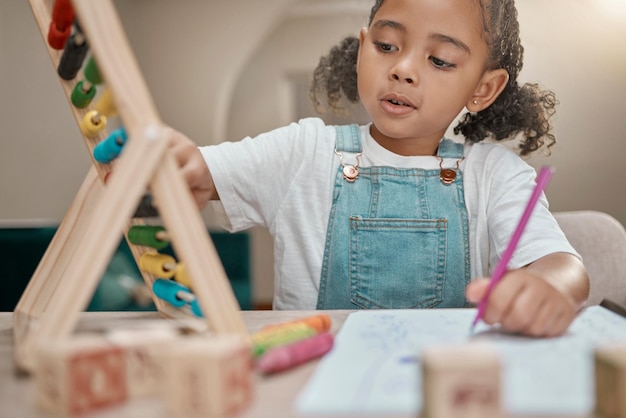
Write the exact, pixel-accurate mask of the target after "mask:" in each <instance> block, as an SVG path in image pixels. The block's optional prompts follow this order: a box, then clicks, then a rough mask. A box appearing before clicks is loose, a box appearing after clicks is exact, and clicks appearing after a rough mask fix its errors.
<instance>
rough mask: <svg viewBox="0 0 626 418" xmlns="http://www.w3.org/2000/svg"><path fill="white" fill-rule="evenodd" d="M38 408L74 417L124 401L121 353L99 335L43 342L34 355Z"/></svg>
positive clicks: (122, 355) (124, 365) (124, 377)
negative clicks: (35, 355)
mask: <svg viewBox="0 0 626 418" xmlns="http://www.w3.org/2000/svg"><path fill="white" fill-rule="evenodd" d="M36 361H37V366H36V367H37V368H36V372H35V382H36V383H35V385H36V388H37V404H38V406H39V407H40V408H42V409H44V410H47V411H53V412H60V413H63V414H70V415H78V414H84V413H86V412H90V411H93V410H96V409H100V408H104V407H107V406H111V405H116V404H119V403H121V402H124V401H126V399H127V393H128V390H127V387H126V362H125V359H124V352H123V350H122V349H121V348H119V347H116V346H115V345H113V344H111V343H110V342H108V341H106V339H104V338H103V337H102V336H100V335H82V336H78V337H75V338H72V339H63V340H56V341H55V340H52V341H47V342H46V343H45V344H43V345H42V346H41V347H39V349H38V352H37V360H36Z"/></svg>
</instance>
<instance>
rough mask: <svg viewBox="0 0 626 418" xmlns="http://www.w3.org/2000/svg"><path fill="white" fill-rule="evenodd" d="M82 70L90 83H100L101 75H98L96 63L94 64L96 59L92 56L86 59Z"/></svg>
mask: <svg viewBox="0 0 626 418" xmlns="http://www.w3.org/2000/svg"><path fill="white" fill-rule="evenodd" d="M83 72H84V73H85V78H86V79H87V81H89V82H90V83H91V84H101V83H102V76H101V75H100V71H98V65H97V64H96V60H95V59H94V58H93V56H92V57H91V58H89V59H88V60H87V64H86V65H85V69H84V70H83Z"/></svg>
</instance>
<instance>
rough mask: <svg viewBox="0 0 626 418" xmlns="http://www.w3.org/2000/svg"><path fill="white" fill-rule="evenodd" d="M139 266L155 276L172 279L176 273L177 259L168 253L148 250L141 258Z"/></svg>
mask: <svg viewBox="0 0 626 418" xmlns="http://www.w3.org/2000/svg"><path fill="white" fill-rule="evenodd" d="M139 268H140V269H141V270H142V271H145V272H147V273H150V274H152V275H153V276H155V277H162V278H164V279H171V278H172V277H174V274H176V260H175V259H174V257H171V256H169V255H166V254H159V253H153V252H147V253H144V254H143V255H142V256H141V257H140V258H139Z"/></svg>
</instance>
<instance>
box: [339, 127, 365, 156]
mask: <svg viewBox="0 0 626 418" xmlns="http://www.w3.org/2000/svg"><path fill="white" fill-rule="evenodd" d="M335 130H336V131H337V140H336V142H335V149H336V150H337V151H339V152H342V151H343V152H354V153H358V152H361V132H360V130H359V126H358V125H354V124H353V125H342V126H335Z"/></svg>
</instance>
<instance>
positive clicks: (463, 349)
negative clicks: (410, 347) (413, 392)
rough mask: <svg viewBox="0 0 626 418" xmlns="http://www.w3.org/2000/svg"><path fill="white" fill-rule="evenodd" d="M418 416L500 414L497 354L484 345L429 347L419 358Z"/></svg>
mask: <svg viewBox="0 0 626 418" xmlns="http://www.w3.org/2000/svg"><path fill="white" fill-rule="evenodd" d="M421 364H422V379H423V381H422V388H423V391H422V393H423V409H422V416H421V417H422V418H450V417H464V418H501V417H503V416H504V413H503V409H502V405H501V395H500V380H501V376H500V373H501V366H500V361H499V359H498V356H497V354H496V353H495V352H493V351H491V350H490V349H488V348H487V347H483V346H479V345H463V346H455V347H433V348H429V349H426V350H424V352H423V353H422V357H421Z"/></svg>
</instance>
